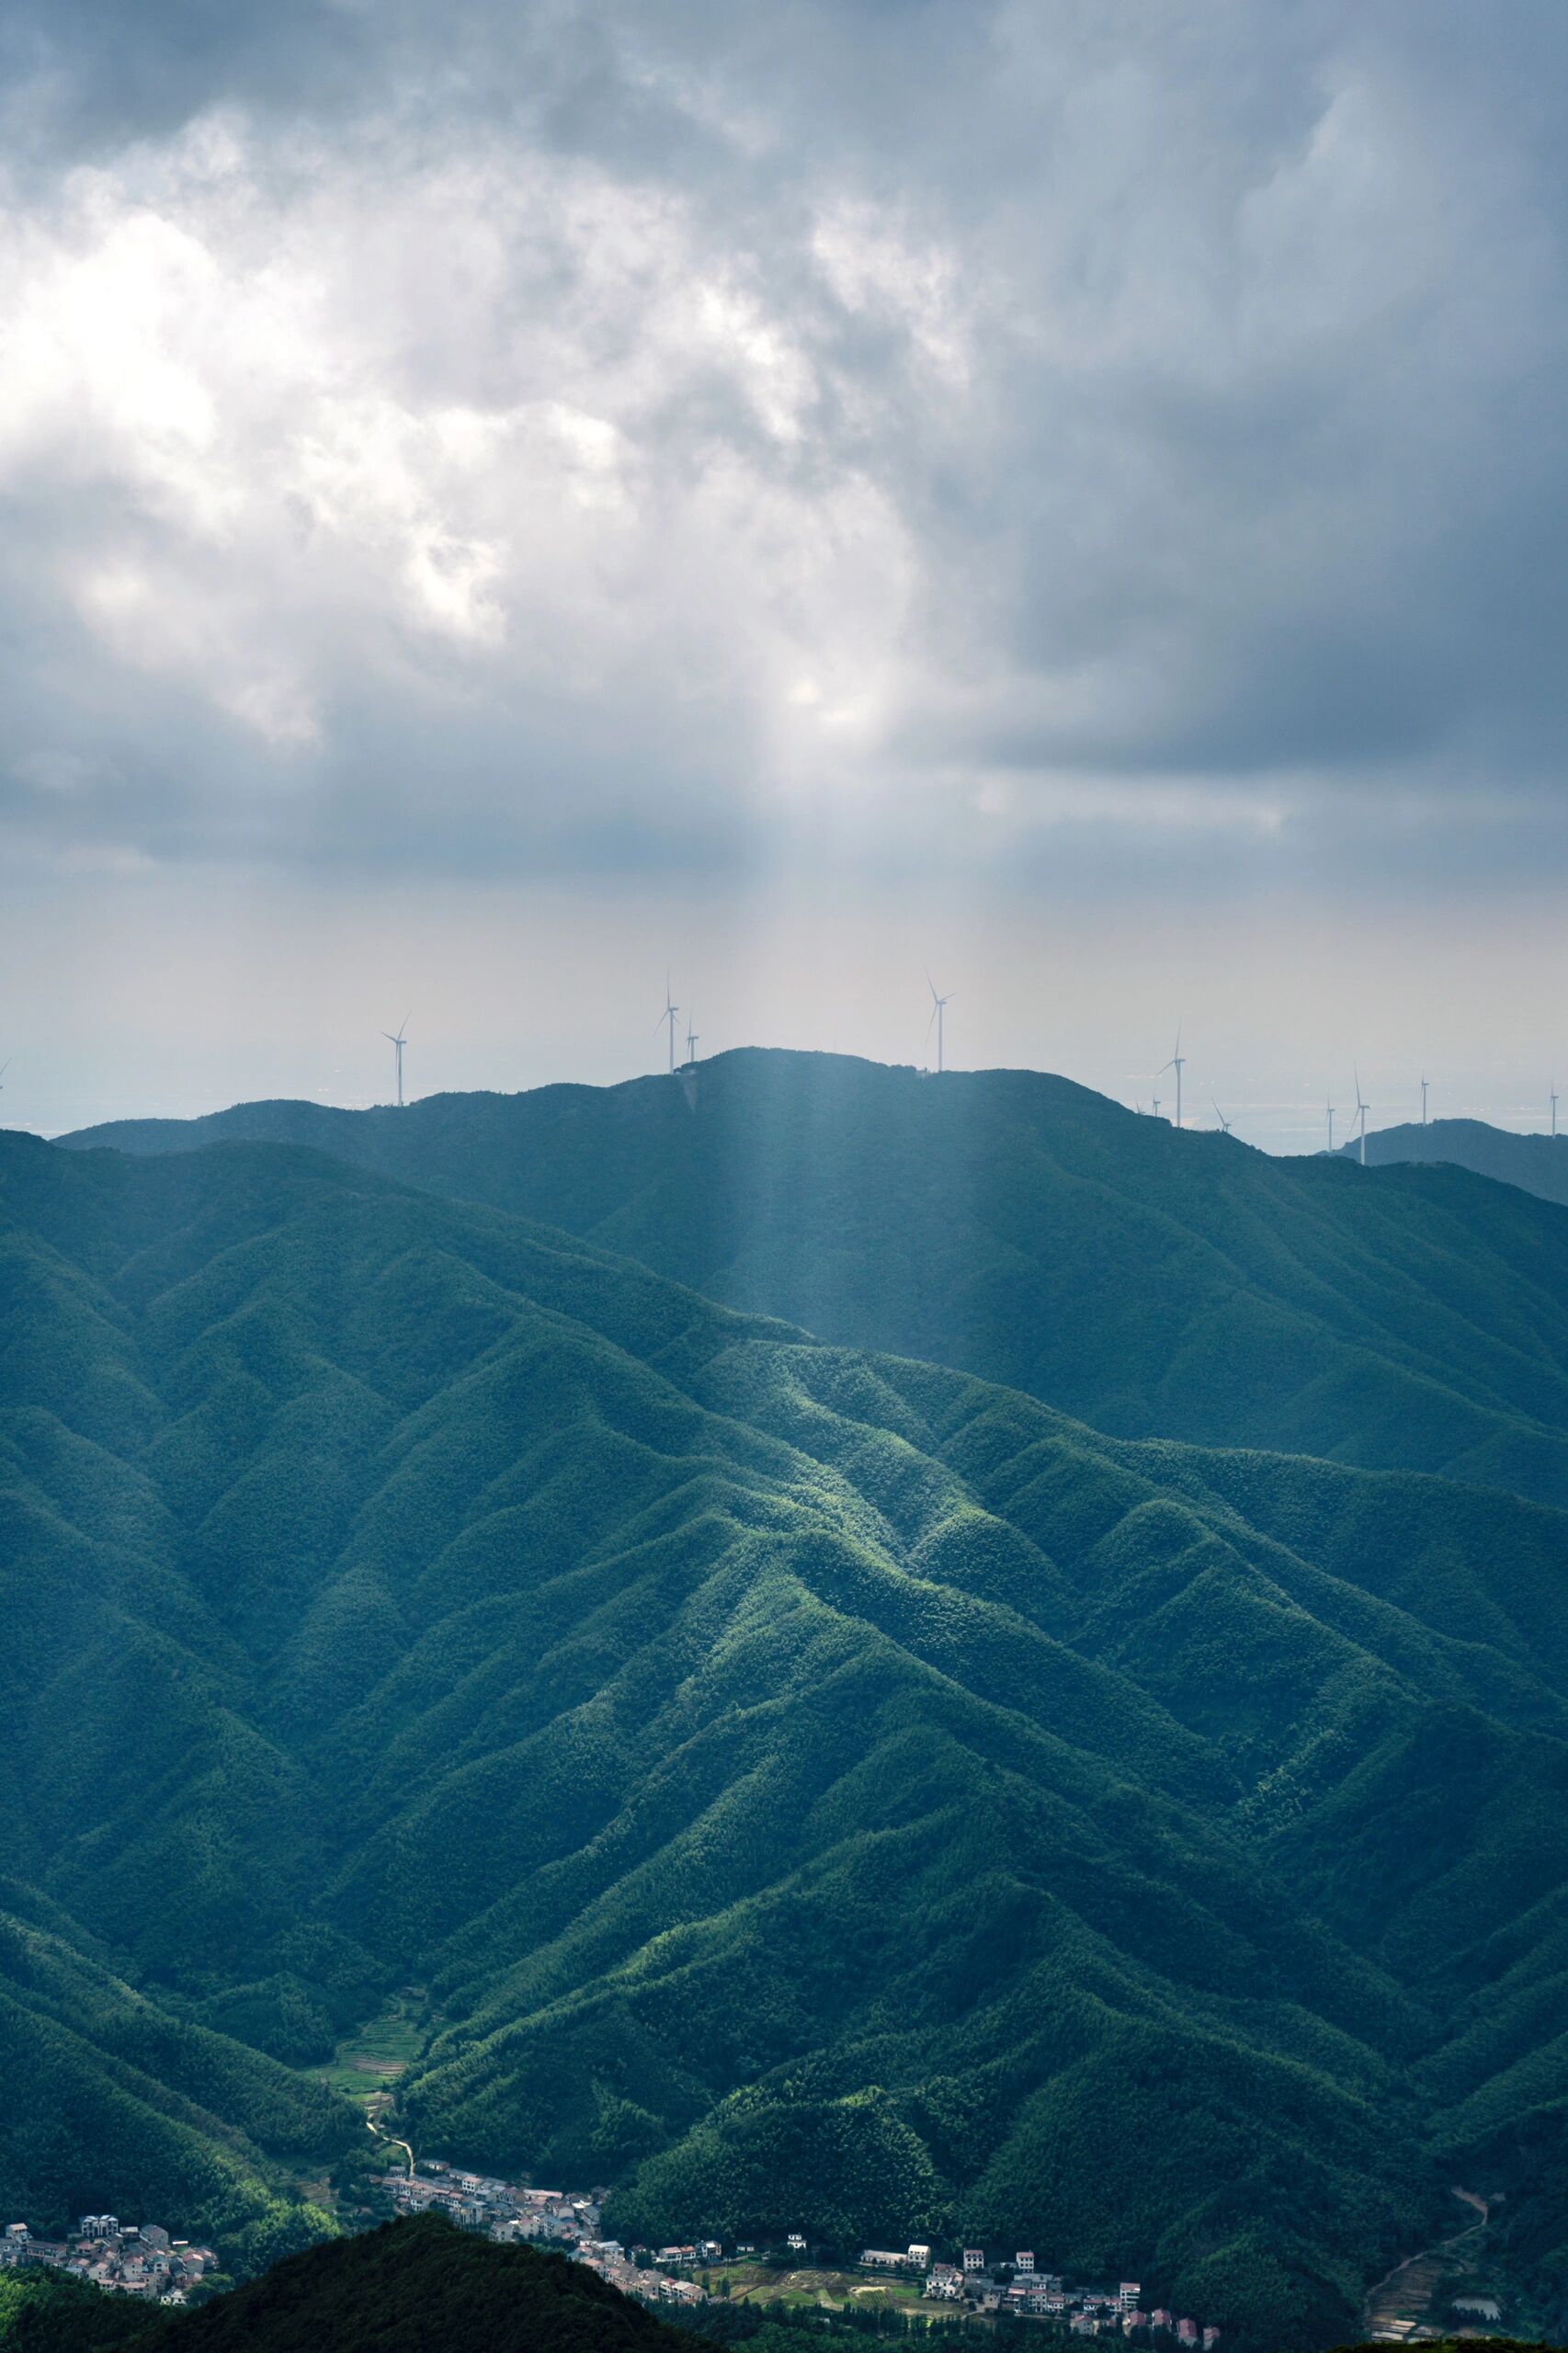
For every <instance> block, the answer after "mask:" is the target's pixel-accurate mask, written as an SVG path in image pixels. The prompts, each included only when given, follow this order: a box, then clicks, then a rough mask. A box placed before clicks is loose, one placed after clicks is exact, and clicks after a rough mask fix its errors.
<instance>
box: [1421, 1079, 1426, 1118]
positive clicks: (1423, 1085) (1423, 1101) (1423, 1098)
mask: <svg viewBox="0 0 1568 2353" xmlns="http://www.w3.org/2000/svg"><path fill="white" fill-rule="evenodd" d="M1421 1124H1422V1126H1423V1127H1425V1126H1426V1080H1425V1079H1423V1080H1422V1082H1421Z"/></svg>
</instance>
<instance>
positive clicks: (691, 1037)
mask: <svg viewBox="0 0 1568 2353" xmlns="http://www.w3.org/2000/svg"><path fill="white" fill-rule="evenodd" d="M665 994H666V995H668V991H667V990H666V992H665ZM696 1018H697V1008H696V1006H693V1007H692V1009H691V1011H690V1012H689V1013H688V1014H687V1017H686V1066H687V1070H690V1069H691V1068H692V1066H693V1065H694V1063H696V1061H697V1032H696V1030H695V1029H693V1028H692V1026H691V1025H692V1023H693V1022H694V1021H695V1020H696Z"/></svg>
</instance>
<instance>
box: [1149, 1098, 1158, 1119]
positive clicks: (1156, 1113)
mask: <svg viewBox="0 0 1568 2353" xmlns="http://www.w3.org/2000/svg"><path fill="white" fill-rule="evenodd" d="M1150 1100H1151V1101H1152V1102H1153V1106H1154V1117H1155V1119H1156V1120H1157V1119H1158V1118H1159V1116H1160V1098H1159V1097H1158V1096H1157V1095H1155V1096H1152V1097H1150Z"/></svg>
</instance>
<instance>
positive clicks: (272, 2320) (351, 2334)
mask: <svg viewBox="0 0 1568 2353" xmlns="http://www.w3.org/2000/svg"><path fill="white" fill-rule="evenodd" d="M6 2285H7V2283H6V2280H5V2279H4V2276H3V2275H0V2347H5V2346H6V2345H7V2344H8V2343H10V2342H13V2341H14V2342H15V2344H16V2345H17V2353H104V2348H106V2347H117V2348H119V2347H123V2348H125V2353H692V2347H693V2344H694V2340H693V2339H692V2338H691V2337H690V2336H686V2335H683V2334H682V2333H680V2332H679V2331H677V2330H676V2329H673V2328H671V2327H669V2326H667V2325H665V2322H663V2321H661V2320H658V2319H656V2318H655V2317H654V2315H653V2313H650V2312H648V2311H646V2310H645V2309H644V2308H643V2306H642V2305H641V2304H639V2303H636V2302H633V2300H632V2299H631V2297H629V2296H623V2295H621V2294H620V2293H619V2291H618V2290H616V2289H614V2288H611V2287H608V2286H607V2284H606V2283H605V2281H604V2280H602V2279H600V2278H599V2277H598V2275H597V2272H593V2271H589V2270H588V2269H587V2268H585V2266H584V2265H582V2264H580V2263H569V2262H567V2261H566V2259H565V2257H564V2256H557V2255H541V2254H539V2253H537V2252H536V2251H535V2250H534V2249H533V2248H532V2247H520V2246H518V2247H512V2246H496V2245H494V2244H493V2243H492V2242H491V2241H490V2240H488V2239H482V2238H476V2237H474V2236H472V2234H469V2233H466V2232H462V2231H458V2230H454V2229H453V2228H452V2226H451V2224H450V2223H449V2222H442V2221H440V2220H439V2219H438V2218H437V2217H436V2216H434V2215H422V2216H420V2217H419V2218H418V2219H417V2220H411V2221H408V2222H389V2223H387V2224H385V2225H384V2226H383V2227H382V2228H381V2229H380V2230H377V2231H371V2232H369V2233H367V2234H365V2235H363V2236H361V2237H358V2238H347V2239H337V2240H335V2241H333V2242H332V2243H331V2244H329V2245H323V2246H316V2247H312V2248H311V2249H310V2250H309V2251H308V2252H307V2253H304V2254H301V2255H296V2256H290V2257H288V2258H286V2259H285V2260H284V2261H282V2262H281V2263H278V2265H277V2266H276V2267H275V2268H273V2269H272V2270H270V2271H268V2272H267V2275H266V2277H265V2278H263V2279H256V2280H252V2281H251V2282H250V2283H249V2284H248V2285H246V2286H244V2287H242V2288H236V2289H234V2290H232V2292H231V2293H229V2294H228V2295H224V2296H220V2297H216V2298H214V2299H213V2300H212V2301H211V2302H209V2303H207V2304H204V2305H202V2306H201V2307H199V2309H198V2310H195V2311H192V2312H183V2313H154V2314H152V2315H149V2314H148V2313H146V2312H145V2311H139V2310H138V2309H137V2308H136V2307H135V2306H134V2305H132V2304H130V2303H128V2302H127V2300H126V2299H125V2298H123V2297H119V2296H112V2295H111V2296H102V2295H99V2294H97V2293H96V2292H93V2291H83V2290H72V2288H70V2287H69V2286H66V2285H64V2284H63V2283H60V2282H56V2281H54V2280H52V2279H49V2278H48V2277H47V2276H41V2277H40V2276H39V2275H36V2274H34V2275H31V2276H29V2277H27V2278H25V2279H22V2280H19V2281H18V2282H17V2283H16V2286H15V2288H14V2289H13V2291H12V2296H11V2298H10V2299H7V2296H6ZM7 2301H11V2302H13V2304H14V2307H15V2311H14V2318H15V2327H14V2329H13V2330H12V2331H10V2332H8V2331H7V2328H6V2302H7Z"/></svg>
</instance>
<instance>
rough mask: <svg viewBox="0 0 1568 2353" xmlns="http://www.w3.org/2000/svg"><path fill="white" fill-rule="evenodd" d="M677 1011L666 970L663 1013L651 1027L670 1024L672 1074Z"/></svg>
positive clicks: (678, 1009) (661, 1026)
mask: <svg viewBox="0 0 1568 2353" xmlns="http://www.w3.org/2000/svg"><path fill="white" fill-rule="evenodd" d="M679 1011H680V1007H679V1006H678V1005H677V1004H676V1001H675V999H674V997H673V996H671V995H670V976H669V974H668V973H667V972H666V973H665V1009H664V1011H663V1013H661V1014H660V1016H659V1017H658V1019H657V1021H655V1022H654V1024H653V1027H654V1029H663V1028H664V1026H665V1022H666V1021H667V1022H668V1023H669V1025H670V1072H671V1074H672V1076H673V1074H674V1072H675V1066H676V1014H677V1013H678V1012H679Z"/></svg>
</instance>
